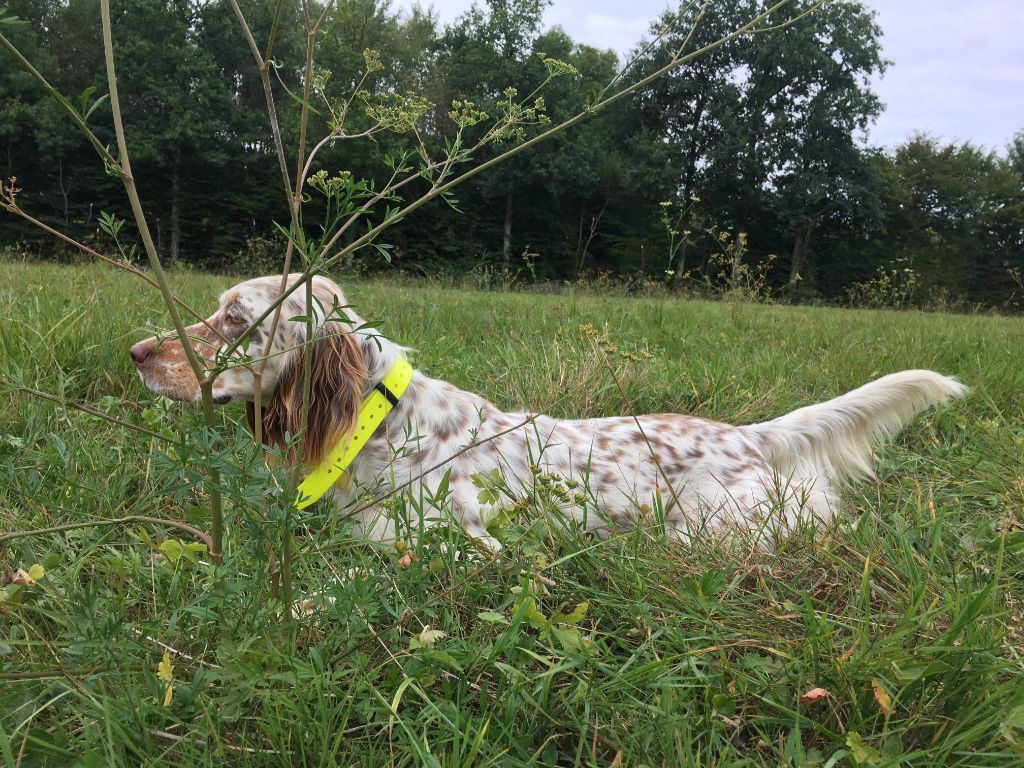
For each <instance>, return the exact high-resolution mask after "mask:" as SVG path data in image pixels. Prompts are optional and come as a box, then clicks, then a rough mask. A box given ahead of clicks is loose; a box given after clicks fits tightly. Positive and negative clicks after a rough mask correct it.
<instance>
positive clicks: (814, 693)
mask: <svg viewBox="0 0 1024 768" xmlns="http://www.w3.org/2000/svg"><path fill="white" fill-rule="evenodd" d="M828 695H829V694H828V688H811V690H809V691H808V692H807V693H805V694H804V695H803V696H801V697H800V703H801V704H817V703H818V702H819V701H821V700H823V699H827V698H828Z"/></svg>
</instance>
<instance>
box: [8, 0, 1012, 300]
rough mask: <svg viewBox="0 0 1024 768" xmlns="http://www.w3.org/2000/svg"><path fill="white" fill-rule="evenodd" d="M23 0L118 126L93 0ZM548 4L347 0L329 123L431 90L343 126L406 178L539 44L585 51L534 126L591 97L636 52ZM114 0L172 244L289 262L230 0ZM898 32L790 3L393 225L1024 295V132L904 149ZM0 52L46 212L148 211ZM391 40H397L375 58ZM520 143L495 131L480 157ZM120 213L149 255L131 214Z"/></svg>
mask: <svg viewBox="0 0 1024 768" xmlns="http://www.w3.org/2000/svg"><path fill="white" fill-rule="evenodd" d="M5 4H6V5H7V9H6V11H5V12H4V13H2V14H0V16H5V17H8V18H9V17H12V16H17V17H19V18H20V19H23V20H24V21H26V22H27V23H25V24H18V25H14V24H5V25H4V27H3V30H4V34H5V35H7V36H8V37H9V38H10V39H11V40H12V41H13V42H14V43H15V44H16V45H17V46H18V48H19V50H21V51H22V52H23V53H24V54H25V55H26V57H27V58H28V59H29V60H31V61H32V62H33V63H34V65H35V66H36V68H37V69H38V70H39V71H40V72H41V73H42V74H43V75H44V76H45V77H46V78H47V80H48V81H49V82H50V83H51V84H52V85H53V86H54V87H55V88H56V89H57V90H59V91H60V92H61V93H63V94H65V95H66V96H68V98H69V99H70V100H72V101H73V102H81V107H82V110H83V112H85V111H87V110H88V109H89V108H90V107H91V106H92V105H95V107H96V108H95V109H94V110H93V112H92V114H91V115H90V125H91V126H92V128H93V130H94V132H95V133H96V134H97V135H98V136H99V137H100V139H101V140H102V141H108V142H109V144H110V145H111V146H112V145H113V132H112V126H111V120H110V114H109V108H108V107H107V105H105V104H103V103H102V101H100V102H99V103H97V101H96V99H97V97H98V96H99V95H100V94H101V93H102V92H103V91H105V78H104V74H103V71H104V70H103V60H102V45H101V42H100V30H99V25H98V24H97V23H96V10H95V2H94V0H5ZM547 4H548V3H547V2H546V0H487V1H486V2H485V3H484V4H482V5H477V6H475V7H474V8H472V9H471V10H470V11H469V12H467V13H465V14H464V15H462V16H461V17H459V18H458V19H456V20H455V21H454V22H452V23H451V24H447V25H442V24H440V23H439V21H438V19H437V17H436V15H434V14H432V13H431V12H429V11H424V10H422V9H421V8H419V7H414V8H413V9H412V10H411V11H408V12H399V11H398V10H396V9H394V8H393V7H392V6H391V5H390V3H389V2H388V0H338V1H337V2H335V3H334V5H333V6H332V8H331V10H330V12H329V14H328V16H327V18H326V21H325V23H324V25H323V30H322V35H323V39H322V41H321V45H320V47H319V49H318V55H317V60H316V69H315V73H316V74H315V78H314V79H315V82H314V83H313V89H312V90H313V93H314V96H315V99H314V102H313V104H312V106H313V107H314V109H315V112H314V116H313V125H312V126H311V135H324V134H326V133H327V132H328V126H329V125H330V121H331V120H335V119H337V115H335V114H332V111H331V110H330V109H328V108H326V105H327V104H329V103H331V101H332V99H337V98H340V97H342V96H344V95H346V94H347V95H349V96H351V95H352V93H353V92H354V91H357V90H358V91H359V93H360V95H361V98H359V99H356V100H355V101H354V103H357V104H362V105H363V107H362V111H359V110H354V111H353V113H352V114H350V115H347V116H346V119H348V120H349V121H350V123H351V125H352V126H353V127H352V128H351V129H350V130H349V132H350V133H358V128H359V125H360V121H361V120H362V121H363V122H364V123H366V124H369V122H370V121H371V120H372V117H373V116H374V115H376V116H377V117H379V115H380V110H385V109H388V108H390V107H389V105H391V106H395V107H397V106H399V105H401V104H405V103H407V102H408V100H410V99H418V100H420V101H419V103H420V104H421V108H419V109H417V110H416V113H417V114H419V115H421V116H420V117H419V119H418V120H417V121H416V124H415V125H414V126H412V125H410V126H405V128H408V129H409V130H408V131H405V132H404V133H403V132H401V131H392V132H388V133H377V134H375V135H374V136H373V137H372V138H370V139H363V140H351V141H348V140H345V141H337V142H335V143H333V144H332V145H331V146H330V147H327V148H325V150H324V151H323V152H322V153H321V154H320V155H319V163H320V167H322V168H324V169H326V170H328V171H329V172H330V173H332V174H335V173H338V172H341V171H346V172H350V173H351V174H353V175H354V176H355V177H357V178H365V179H369V180H371V181H373V182H374V183H377V184H381V183H383V181H384V180H386V178H387V175H388V174H389V170H388V166H389V164H392V165H393V163H394V158H395V157H398V156H400V155H401V154H402V152H403V151H405V150H407V149H408V148H409V147H410V146H411V144H410V142H409V134H410V132H411V131H415V132H416V133H418V134H419V138H421V139H422V140H423V143H424V145H425V146H428V147H430V146H435V147H443V146H444V145H445V142H446V141H451V140H452V137H453V135H454V134H455V131H456V127H457V126H456V123H457V119H456V112H457V111H458V110H460V109H461V110H466V109H472V110H477V111H479V112H483V113H489V114H492V115H493V114H495V113H498V112H500V110H501V109H502V104H503V101H505V100H509V98H510V96H509V92H508V89H509V88H514V89H515V92H516V94H517V95H518V97H522V96H524V95H527V94H532V92H533V91H534V89H536V88H537V86H538V85H539V84H540V83H542V82H544V80H545V79H546V77H547V74H548V72H547V69H546V67H545V64H544V62H543V61H542V60H541V56H539V55H538V54H543V55H544V56H546V57H548V58H549V59H551V58H554V59H556V60H558V61H561V62H564V63H565V65H566V66H567V67H569V68H571V69H572V70H573V71H574V76H572V77H561V78H558V79H557V80H554V81H552V82H551V83H549V84H548V86H547V87H546V88H545V89H544V90H543V92H542V93H541V94H540V96H538V97H537V99H535V100H534V107H535V110H536V119H535V121H534V122H536V123H537V125H536V126H535V129H536V130H540V129H541V128H542V126H543V123H545V122H546V121H548V120H551V121H557V120H559V119H562V118H564V117H567V116H569V115H572V114H574V113H576V112H578V111H580V110H581V109H583V108H585V107H586V105H587V104H588V103H591V102H592V100H593V99H594V98H595V94H596V93H598V92H599V91H600V90H601V89H602V88H604V87H605V86H606V85H607V84H608V83H609V82H611V81H613V80H615V78H616V76H617V73H619V71H620V68H621V66H622V62H620V60H619V59H618V57H617V56H616V55H615V54H614V53H613V52H611V51H606V50H605V51H602V50H599V49H597V48H594V47H592V46H589V45H587V44H585V43H583V42H578V41H574V40H573V39H571V38H570V37H569V36H568V35H567V34H566V33H565V32H564V31H563V30H561V29H559V28H554V29H544V27H543V24H542V16H543V12H544V9H545V7H546V5H547ZM240 5H241V6H242V8H243V9H244V11H245V14H246V16H247V18H248V19H249V21H250V25H251V26H252V28H253V33H254V35H255V36H256V37H257V39H261V40H262V39H267V36H268V35H269V34H270V31H271V25H272V23H273V19H274V12H275V8H276V6H277V2H275V0H242V2H240ZM768 5H769V4H767V3H765V2H764V1H763V0H716V1H715V2H713V3H710V4H708V5H707V6H704V7H701V6H698V5H697V4H693V3H683V4H682V6H681V7H680V9H679V11H678V12H675V13H666V14H665V15H664V16H662V17H661V18H658V19H654V20H652V24H651V28H650V33H649V34H648V36H647V37H646V39H645V40H643V41H638V43H637V46H636V47H635V49H634V51H633V52H632V53H631V54H630V55H629V56H628V57H627V58H628V59H629V61H631V62H632V64H631V66H630V67H628V68H627V69H626V70H625V72H624V73H622V74H621V75H618V77H619V78H620V81H621V82H630V81H636V80H638V79H639V78H642V77H643V76H644V75H645V74H646V73H650V72H652V71H655V70H656V69H657V68H659V67H660V66H663V65H664V64H665V63H667V62H668V61H669V59H670V57H671V56H672V55H673V54H674V53H675V52H676V51H678V50H684V51H695V50H699V49H700V48H701V47H703V46H704V45H707V44H708V43H710V42H713V41H715V40H717V39H719V38H720V37H722V36H723V35H724V34H726V33H728V32H729V31H731V30H732V29H735V28H737V27H739V26H740V25H741V24H743V23H744V22H745V21H747V20H748V19H749V18H751V17H752V16H754V15H756V13H757V12H759V11H760V10H763V9H765V8H767V7H768ZM811 5H812V3H810V2H805V1H803V0H798V2H796V3H795V4H794V5H793V6H791V7H790V8H788V9H785V10H784V11H782V12H780V13H783V14H785V16H784V18H786V19H789V18H792V17H793V16H799V14H801V13H802V12H803V11H806V10H807V9H808V8H809V7H810V6H811ZM112 8H113V25H114V43H115V56H116V58H117V61H118V75H119V88H120V91H121V100H122V104H123V112H124V117H125V122H126V124H127V131H128V135H129V141H130V142H131V148H132V153H133V166H134V171H135V176H136V178H137V180H138V184H139V189H140V192H141V194H142V196H143V200H144V201H145V203H146V205H147V209H148V210H147V214H148V215H149V217H150V219H151V222H152V226H153V229H154V231H155V236H156V239H157V245H158V248H159V249H160V251H161V253H162V254H163V255H164V257H165V258H166V259H167V260H168V261H170V262H173V261H181V262H184V263H188V264H192V265H196V266H198V267H202V268H210V269H231V270H236V271H237V270H244V271H252V272H255V271H272V270H274V269H275V268H277V267H278V265H279V264H280V255H281V251H282V247H281V242H282V236H281V235H280V233H279V230H278V229H277V228H276V226H275V222H277V223H286V222H287V221H288V210H287V206H286V202H285V200H284V198H283V196H282V194H281V189H280V178H279V171H278V166H277V161H276V159H275V156H274V148H273V146H272V144H271V139H270V136H271V130H270V126H269V125H268V120H267V115H266V109H265V101H264V94H263V88H262V83H261V80H260V77H259V73H258V72H257V71H256V69H255V67H254V65H253V63H252V59H251V56H250V54H249V51H248V50H247V48H246V44H245V41H244V39H243V37H242V34H241V32H240V30H239V28H238V24H237V22H236V20H235V18H234V16H233V14H232V10H231V8H230V5H229V4H228V3H226V2H223V1H221V0H216V1H214V2H198V0H117V1H116V2H114V3H112ZM301 13H302V9H301V5H300V4H299V3H297V2H295V0H284V12H283V14H282V16H281V19H280V22H279V23H278V25H277V29H276V31H275V47H274V55H273V59H274V67H273V69H274V73H273V83H274V86H273V88H274V94H273V95H274V98H275V101H276V102H277V105H278V110H279V113H280V115H281V123H282V124H281V131H282V133H283V134H284V145H285V146H286V147H291V146H295V141H294V136H295V135H296V133H297V131H298V123H299V120H298V114H299V109H300V101H299V99H300V98H301V96H300V94H301V93H302V83H301V82H300V80H301V71H302V65H303V57H304V52H305V39H304V28H303V26H302V24H301V23H300V16H301ZM781 18H782V17H780V20H781ZM880 38H881V30H880V29H879V27H878V25H877V23H876V21H875V18H874V15H873V13H872V12H871V11H869V10H868V9H866V8H865V7H864V6H863V5H862V4H860V3H858V2H831V3H826V4H825V5H824V6H822V7H821V8H819V9H817V10H815V11H814V12H813V13H809V14H807V15H806V16H803V17H801V18H798V19H797V21H796V22H794V23H793V24H791V25H789V26H787V27H785V28H784V29H778V30H767V31H762V32H758V33H755V34H751V35H747V36H744V37H742V38H739V39H736V40H733V41H730V42H729V43H727V44H725V45H722V46H720V47H717V48H715V49H714V50H712V51H711V52H710V53H708V54H707V55H704V56H700V57H697V58H695V59H693V60H692V61H690V62H688V63H687V64H685V65H683V66H681V67H679V68H678V69H676V70H674V71H673V72H672V73H671V74H670V75H668V76H666V77H662V78H660V79H658V80H655V81H654V82H653V83H652V84H651V85H649V86H648V87H646V88H644V89H642V90H640V91H638V92H637V93H636V94H634V95H633V96H632V97H630V98H627V99H623V100H621V101H619V102H617V103H616V104H614V105H612V106H611V107H609V108H607V109H604V110H601V111H600V112H598V113H596V114H595V115H594V116H593V117H592V118H591V119H589V120H587V121H585V122H584V123H582V124H581V125H579V126H577V127H575V128H574V129H572V130H571V131H569V132H566V133H564V134H560V135H558V136H556V137H555V138H553V139H552V140H551V141H548V142H545V143H542V144H540V145H538V146H537V147H535V148H533V149H532V150H531V151H528V152H526V153H524V154H522V155H519V156H517V157H515V158H513V159H512V160H510V161H509V162H507V163H504V164H502V165H499V166H497V167H496V168H495V169H493V170H491V171H489V172H487V173H484V174H481V175H479V176H477V177H475V178H474V179H473V180H472V181H470V182H468V183H467V185H466V186H464V187H460V188H459V189H458V191H457V194H456V197H457V199H448V200H444V201H442V200H438V201H435V202H433V203H431V204H429V205H428V206H425V207H424V208H423V209H422V210H421V211H419V212H417V214H415V215H414V216H412V217H410V218H409V219H408V220H407V221H405V222H403V223H402V225H401V226H400V227H397V228H395V229H394V230H392V232H393V233H394V234H391V233H389V236H390V239H391V242H392V244H393V248H391V249H390V250H389V253H390V255H391V260H392V264H393V265H397V266H398V267H400V268H402V269H405V270H409V271H418V272H419V271H426V272H434V271H438V270H448V271H454V272H466V271H469V270H474V269H476V270H490V271H491V272H492V273H497V274H502V273H516V272H518V273H520V274H521V275H528V276H529V278H530V279H536V280H563V279H581V278H586V277H588V276H592V275H594V274H598V273H604V272H607V273H609V274H612V275H617V276H622V277H627V278H630V277H631V278H641V277H646V278H647V279H649V280H657V281H662V282H666V283H669V284H675V285H701V284H703V285H721V284H728V283H729V282H730V281H733V282H735V281H736V280H737V279H738V278H737V275H738V274H740V273H744V274H747V275H749V274H755V275H757V276H758V280H760V281H761V283H763V285H764V286H766V287H767V288H770V289H771V290H773V291H774V292H775V293H776V294H778V295H783V296H786V297H789V298H792V299H800V300H811V299H824V300H837V299H839V300H845V299H847V298H848V297H850V296H851V295H858V296H860V298H861V299H863V300H867V301H878V302H880V303H885V304H889V305H892V304H912V303H914V302H917V301H923V300H925V298H927V299H928V300H930V301H934V300H942V301H947V302H950V303H953V304H962V303H972V304H973V303H977V304H983V305H986V306H994V307H1000V308H1007V309H1012V308H1017V307H1019V305H1020V304H1021V302H1022V301H1024V299H1022V296H1021V294H1022V293H1024V284H1022V282H1021V273H1022V272H1024V132H1022V133H1020V134H1018V135H1017V136H1016V137H1015V138H1014V140H1013V141H1012V142H1011V144H1010V146H1009V147H1008V150H1007V153H1006V155H1005V156H1000V155H999V154H997V153H995V152H992V151H989V150H986V149H983V148H980V147H977V146H973V145H971V144H970V143H955V144H944V143H941V142H939V141H937V140H935V139H933V138H930V137H928V136H924V135H918V136H914V137H912V138H910V139H908V141H907V142H906V143H904V144H903V145H902V146H899V147H897V148H896V149H895V150H892V151H883V150H881V149H878V148H874V147H871V146H870V145H869V144H866V143H865V142H864V141H862V137H863V136H865V135H866V132H867V131H869V129H870V126H871V125H872V123H873V121H874V120H875V119H876V118H877V116H878V115H879V114H880V112H881V110H882V109H883V105H882V104H881V103H880V101H879V99H878V97H877V95H876V94H875V93H873V92H872V90H871V85H870V84H871V79H872V77H874V76H875V75H876V74H878V73H879V72H881V71H883V70H884V68H885V67H886V66H887V62H886V61H885V59H884V56H883V51H882V48H881V44H880ZM368 52H369V54H368ZM373 52H379V53H377V54H374V53H373ZM368 55H369V57H370V58H368ZM0 61H3V62H4V64H3V66H2V67H0V166H2V169H3V170H2V172H0V174H2V176H3V178H5V179H7V178H9V177H16V178H17V182H16V185H17V188H19V189H20V192H19V193H18V195H19V198H18V200H19V204H20V205H21V206H22V208H24V209H25V210H28V211H30V212H31V213H32V215H33V216H35V217H36V218H38V219H39V220H41V221H42V222H44V223H46V224H48V225H50V226H52V227H55V228H57V229H60V230H62V231H66V232H68V233H69V234H71V235H72V236H73V237H75V238H77V239H81V240H83V241H86V242H94V241H99V242H101V243H102V244H103V245H104V248H105V249H106V250H109V248H110V243H109V237H108V236H107V235H106V234H104V233H102V232H101V226H100V224H101V216H102V215H103V214H110V213H114V214H118V215H121V216H123V215H124V214H125V213H126V212H127V211H126V207H127V206H126V204H125V202H124V201H123V195H122V193H121V189H120V181H119V180H118V179H117V178H116V177H115V176H113V175H110V174H108V173H104V169H103V168H102V167H98V164H97V161H96V157H95V154H94V153H93V152H92V151H91V150H90V149H89V147H88V145H87V144H86V142H85V140H84V139H82V138H81V135H80V134H79V132H78V131H77V129H76V128H75V127H74V126H73V125H71V124H70V123H68V121H67V120H66V118H65V116H64V115H62V114H61V113H60V111H59V108H58V107H57V106H56V105H55V104H54V102H53V101H52V99H50V98H49V97H48V96H47V94H45V93H44V92H43V91H42V89H41V88H40V87H39V85H38V83H37V82H36V81H35V80H34V79H33V78H32V77H31V76H30V75H29V74H27V73H26V72H25V71H24V69H23V68H21V67H19V66H17V64H16V62H15V61H14V60H13V58H12V57H10V56H9V55H8V54H7V52H6V51H0ZM369 61H373V62H377V61H379V65H375V67H374V71H372V72H370V75H369V77H366V78H365V79H364V74H366V72H367V66H368V62H369ZM94 87H95V89H93V88H94ZM90 89H93V90H90ZM423 100H425V101H426V103H425V104H424V103H423ZM453 105H455V106H453ZM373 110H377V112H376V113H374V112H373ZM515 140H521V137H509V138H508V141H515ZM500 151H501V146H500V145H499V146H496V147H491V148H489V149H486V150H485V154H484V155H482V156H480V157H479V158H478V161H486V160H487V159H488V155H487V154H486V152H491V153H498V152H500ZM315 205H316V203H315V201H314V202H313V206H314V207H315ZM314 219H315V216H314V217H310V219H309V221H310V223H309V224H308V226H311V227H312V226H316V224H315V223H313V221H314ZM121 239H122V249H123V255H124V257H125V258H132V255H133V254H132V249H131V235H130V233H128V232H125V233H124V235H123V236H122V238H121ZM0 246H9V247H17V248H21V249H23V250H27V251H30V252H33V253H44V254H46V253H48V254H53V255H57V254H58V253H59V245H58V244H56V243H55V241H54V240H53V239H52V238H49V237H48V236H46V235H45V233H43V232H41V231H40V230H39V229H38V227H34V226H32V225H31V224H29V223H28V222H25V221H23V220H21V219H18V218H15V217H13V216H4V225H3V227H2V229H0ZM357 260H358V263H357V264H352V265H350V266H352V267H353V268H360V269H365V270H374V269H378V268H380V267H381V266H382V264H383V263H384V262H383V260H382V259H381V257H380V255H379V252H378V251H376V250H373V249H369V250H368V251H366V252H362V253H361V254H359V255H358V256H357Z"/></svg>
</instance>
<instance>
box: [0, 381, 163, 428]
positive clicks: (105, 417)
mask: <svg viewBox="0 0 1024 768" xmlns="http://www.w3.org/2000/svg"><path fill="white" fill-rule="evenodd" d="M0 387H7V388H8V389H16V390H19V391H21V392H25V393H27V394H30V395H32V396H33V397H39V398H42V399H43V400H50V401H52V402H54V403H58V404H60V405H63V406H64V407H65V408H74V409H75V410H76V411H81V412H82V413H88V414H89V415H90V416H95V417H96V418H98V419H103V420H104V421H109V422H111V423H113V424H117V425H118V426H120V427H124V428H125V429H131V430H134V431H136V432H138V433H140V434H143V435H148V436H149V437H154V438H156V439H157V440H163V441H164V442H166V443H177V441H176V440H175V439H174V438H172V437H168V436H167V435H161V434H160V433H159V432H154V431H153V430H151V429H146V428H145V427H140V426H139V425H138V424H132V423H131V422H130V421H122V420H121V419H118V418H116V417H114V416H110V415H109V414H106V413H104V412H103V411H97V410H96V409H95V408H90V407H89V406H88V405H80V404H78V403H72V402H71V401H69V400H65V399H64V398H63V397H57V395H51V394H49V393H47V392H40V391H39V390H38V389H32V388H31V387H25V386H22V385H21V384H15V383H14V382H13V381H8V380H7V379H0Z"/></svg>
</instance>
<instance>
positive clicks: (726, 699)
mask: <svg viewBox="0 0 1024 768" xmlns="http://www.w3.org/2000/svg"><path fill="white" fill-rule="evenodd" d="M711 706H713V707H714V708H715V712H716V713H717V714H719V715H721V716H722V717H732V716H733V715H735V714H736V700H735V699H733V697H732V696H729V695H728V694H725V693H718V694H715V695H714V696H713V697H712V699H711Z"/></svg>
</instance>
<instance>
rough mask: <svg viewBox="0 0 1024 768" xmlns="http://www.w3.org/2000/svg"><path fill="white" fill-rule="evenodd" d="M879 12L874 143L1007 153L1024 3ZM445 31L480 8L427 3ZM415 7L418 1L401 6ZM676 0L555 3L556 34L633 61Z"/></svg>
mask: <svg viewBox="0 0 1024 768" xmlns="http://www.w3.org/2000/svg"><path fill="white" fill-rule="evenodd" d="M866 1H867V5H868V6H869V7H871V8H873V9H875V10H876V11H878V20H879V24H880V25H881V27H882V32H883V33H884V34H883V37H882V47H883V52H884V55H885V58H887V59H889V60H890V61H891V62H892V64H891V66H890V67H889V69H888V70H887V72H886V74H885V75H884V76H883V77H882V78H881V79H880V80H878V81H877V82H876V92H877V93H878V95H879V96H880V97H881V99H882V101H883V102H884V103H885V105H886V109H885V111H884V112H883V113H882V116H881V117H880V118H879V119H878V122H877V123H876V125H875V127H874V128H873V129H872V131H871V135H870V141H871V143H872V144H878V145H882V146H887V147H891V146H893V145H895V144H899V143H900V142H902V141H903V140H905V139H906V138H907V137H909V136H910V134H912V133H913V132H914V131H927V132H929V133H931V134H932V135H934V136H937V137H939V138H941V139H943V140H946V141H965V140H967V141H972V142H974V143H975V144H982V145H984V146H986V147H988V148H990V149H995V150H998V151H999V152H1000V153H1003V152H1004V151H1005V147H1006V144H1007V143H1008V142H1009V140H1010V139H1011V137H1012V136H1013V134H1014V133H1016V132H1017V131H1020V130H1024V0H866ZM420 4H421V5H423V6H429V5H433V7H434V9H435V10H436V11H437V13H438V15H439V16H440V18H441V21H442V22H449V21H452V20H453V19H455V18H456V17H457V16H458V15H459V14H460V13H462V12H463V11H465V10H466V9H468V8H469V7H470V6H471V5H472V0H433V1H432V2H430V1H429V0H422V2H421V3H420ZM395 5H396V6H397V7H402V6H405V7H409V6H410V5H411V2H410V0H397V2H396V3H395ZM676 7H678V3H677V2H671V3H670V2H668V1H667V0H629V2H612V1H611V0H554V3H553V4H552V5H551V7H550V8H548V10H547V14H546V16H545V19H546V21H547V24H548V26H554V25H556V24H557V25H560V26H562V27H563V28H564V29H565V31H566V32H568V33H569V35H570V36H571V37H572V38H573V39H574V40H576V41H578V42H583V43H588V44H590V45H594V46H597V47H599V48H612V49H614V50H616V51H618V52H619V53H620V55H621V54H624V53H626V52H627V51H628V50H629V49H630V48H631V47H632V46H633V45H634V44H635V43H636V42H637V41H638V40H639V39H640V37H641V36H643V35H644V34H645V33H646V32H647V27H648V23H649V22H650V21H651V20H652V19H654V18H656V17H657V16H658V15H659V14H660V13H662V12H663V11H665V10H666V9H668V8H676Z"/></svg>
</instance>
